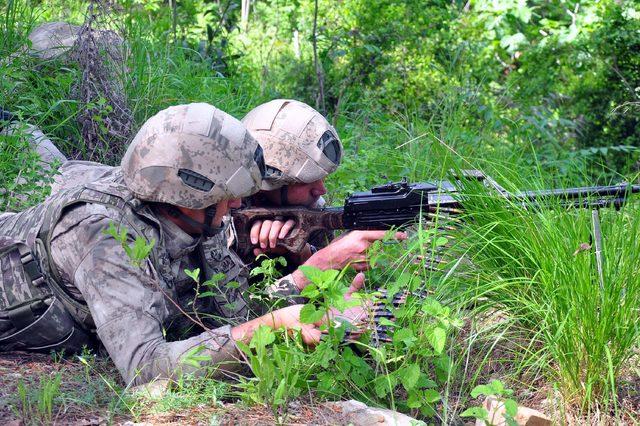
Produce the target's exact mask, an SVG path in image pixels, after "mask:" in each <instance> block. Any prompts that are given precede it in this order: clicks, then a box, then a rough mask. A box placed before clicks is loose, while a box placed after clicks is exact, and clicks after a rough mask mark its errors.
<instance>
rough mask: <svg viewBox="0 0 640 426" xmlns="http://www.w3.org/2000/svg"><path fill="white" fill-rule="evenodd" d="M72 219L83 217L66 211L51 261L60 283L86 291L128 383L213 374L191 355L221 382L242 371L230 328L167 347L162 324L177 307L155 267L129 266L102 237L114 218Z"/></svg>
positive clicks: (99, 329) (109, 240) (116, 247)
mask: <svg viewBox="0 0 640 426" xmlns="http://www.w3.org/2000/svg"><path fill="white" fill-rule="evenodd" d="M85 207H86V206H85ZM90 208H93V209H95V208H101V209H104V210H108V209H105V208H104V207H101V206H99V207H98V206H90ZM74 213H78V212H77V211H75V212H72V213H67V214H66V215H65V218H64V219H63V220H62V221H61V222H60V223H59V224H58V225H57V226H56V230H55V239H54V240H53V241H52V256H53V259H54V262H55V264H56V265H57V266H58V268H59V269H60V272H61V275H62V278H63V281H69V283H70V284H71V285H73V286H75V287H77V289H78V290H79V291H80V292H81V294H82V296H83V298H84V299H85V301H86V303H87V305H88V307H89V310H90V311H91V315H92V317H93V320H94V322H95V326H96V331H97V334H98V337H99V338H100V340H101V341H102V343H103V345H104V347H105V348H106V350H107V352H108V353H109V356H110V357H111V359H112V360H113V362H114V363H115V365H116V367H117V368H118V370H119V371H120V374H121V375H122V377H123V378H124V380H125V381H126V382H127V383H133V384H134V385H138V384H143V383H147V382H149V381H151V380H153V379H155V378H175V377H176V376H178V375H180V374H181V373H187V372H194V373H202V374H204V373H205V372H207V373H211V369H205V368H199V367H197V366H196V367H194V366H193V364H194V361H192V362H190V363H188V364H187V363H184V362H182V361H184V357H185V355H187V354H196V353H197V355H198V359H200V360H202V359H203V358H209V359H208V361H204V362H202V361H200V362H196V363H195V364H196V365H198V364H200V363H202V364H204V365H202V366H205V365H210V366H215V367H217V368H216V369H215V371H213V373H212V374H214V375H218V376H220V375H224V374H229V373H232V372H235V371H237V370H238V369H239V368H240V367H241V366H240V363H239V362H238V360H239V359H240V352H239V350H238V349H237V347H236V345H235V342H234V341H233V339H232V338H231V334H230V332H231V329H230V327H229V326H226V327H220V328H217V329H214V330H211V331H209V332H204V333H202V334H200V335H198V336H195V337H192V338H190V339H187V340H181V341H175V342H167V341H166V340H165V337H164V329H163V323H164V321H165V320H166V318H167V317H168V316H169V315H170V314H171V313H172V312H173V311H174V309H175V308H174V306H173V305H172V303H171V301H169V300H167V298H166V297H165V295H164V294H163V292H162V291H161V290H160V288H161V287H160V280H159V279H158V276H157V272H156V271H155V270H154V269H153V267H152V266H151V263H150V262H148V261H147V262H146V263H145V264H143V266H142V267H135V266H133V265H131V263H130V262H129V261H128V258H127V256H126V254H125V253H124V250H123V249H122V247H121V246H120V244H119V243H118V242H117V241H115V240H114V239H113V238H112V237H110V236H106V235H104V234H103V232H102V231H103V230H104V229H106V228H107V227H108V225H109V223H110V222H112V221H116V222H117V218H115V217H114V215H113V214H106V215H101V214H91V215H89V216H87V215H86V214H84V215H82V214H80V215H77V216H78V217H83V216H84V218H83V219H82V220H79V221H77V222H76V220H72V219H69V216H71V217H73V216H74ZM85 213H86V212H85ZM94 213H95V212H94ZM107 213H112V212H107ZM60 227H62V228H61V229H58V228H60ZM164 291H165V292H168V290H164ZM168 294H172V293H168ZM174 300H175V297H174ZM203 356H204V357H203ZM206 370H209V371H206Z"/></svg>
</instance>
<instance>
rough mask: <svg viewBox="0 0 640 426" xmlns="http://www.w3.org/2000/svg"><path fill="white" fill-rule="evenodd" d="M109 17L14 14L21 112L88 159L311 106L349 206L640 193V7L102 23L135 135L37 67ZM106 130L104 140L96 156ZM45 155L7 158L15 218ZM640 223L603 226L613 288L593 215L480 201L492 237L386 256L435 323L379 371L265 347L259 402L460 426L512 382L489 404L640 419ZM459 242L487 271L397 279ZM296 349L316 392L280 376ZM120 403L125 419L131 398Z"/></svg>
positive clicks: (104, 104)
mask: <svg viewBox="0 0 640 426" xmlns="http://www.w3.org/2000/svg"><path fill="white" fill-rule="evenodd" d="M99 3H101V2H94V4H99ZM102 3H105V2H102ZM105 4H106V3H105ZM87 5H88V2H81V1H77V0H42V1H27V0H3V4H2V5H1V7H2V16H1V18H2V20H1V22H0V31H1V34H2V38H1V39H0V62H1V63H2V67H0V99H1V103H0V105H2V106H3V107H5V108H7V109H8V110H10V111H12V112H14V113H16V114H17V115H18V117H19V118H20V119H22V120H24V121H26V122H29V123H31V124H35V125H37V126H38V127H40V128H41V129H42V130H43V131H44V133H45V134H46V135H48V136H49V137H50V138H51V139H52V140H53V141H54V142H55V143H56V144H57V145H58V146H59V147H61V149H62V150H63V151H64V152H65V154H67V155H68V156H69V157H73V158H77V159H84V160H93V161H101V162H107V163H111V164H116V163H118V161H119V158H120V155H121V154H122V152H123V151H124V149H126V145H127V143H128V141H129V140H130V138H131V136H132V135H133V134H134V133H135V129H136V128H137V126H139V125H140V124H141V123H142V122H143V121H144V120H145V119H146V118H148V117H149V116H151V115H152V114H154V113H155V112H157V111H159V110H160V109H162V108H165V107H167V106H170V105H174V104H178V103H186V102H193V101H205V102H209V103H212V104H214V105H216V106H217V107H219V108H221V109H223V110H225V111H227V112H229V113H231V114H233V115H235V116H236V117H238V118H241V117H242V116H243V115H244V114H245V113H246V112H247V111H249V110H250V109H251V108H253V107H254V106H256V105H258V104H260V103H261V102H264V101H267V100H270V99H273V98H292V99H299V100H302V101H305V102H307V103H309V104H310V105H312V106H314V107H315V108H317V109H318V110H319V111H321V112H322V113H323V114H325V115H326V116H327V117H328V118H329V120H330V121H331V122H332V123H333V124H334V125H335V126H336V128H337V129H338V132H339V134H340V137H341V138H342V141H343V143H344V145H345V158H344V161H343V164H342V165H341V166H340V168H339V170H338V171H337V172H336V173H334V174H333V175H332V176H331V177H330V178H329V179H328V181H327V183H328V186H329V195H330V196H329V199H330V201H331V202H333V203H334V204H339V203H340V200H341V199H342V198H343V197H344V196H345V195H346V194H348V193H349V192H351V191H354V190H364V189H367V188H369V187H371V186H372V185H375V184H379V183H381V182H383V181H387V180H389V179H391V180H397V179H400V178H401V177H407V178H408V179H410V180H411V181H419V180H426V179H442V178H446V177H447V171H448V170H449V169H450V168H452V167H454V168H455V167H462V168H477V169H482V170H483V171H485V172H486V173H487V174H489V175H491V176H493V177H494V178H496V179H497V180H498V181H499V182H500V183H501V184H503V185H504V186H506V187H507V188H509V189H513V190H515V189H525V188H526V189H528V188H540V187H551V186H553V187H559V186H564V187H567V186H578V185H593V184H609V183H615V182H620V181H628V182H635V181H636V180H637V173H638V170H639V167H640V165H639V164H640V163H639V161H640V126H639V125H638V121H639V119H638V116H639V114H638V112H639V110H640V55H638V52H640V7H639V6H638V4H637V3H635V2H631V1H624V0H617V1H612V0H601V1H594V0H588V1H555V0H554V1H541V0H540V1H539V0H492V1H489V0H469V1H467V2H461V1H456V0H453V1H414V0H407V1H403V2H397V1H385V0H377V1H365V0H341V1H325V0H322V1H321V0H315V1H310V0H293V1H285V0H273V1H266V0H254V1H251V0H182V1H176V0H168V1H160V0H127V1H119V2H117V4H115V5H114V6H115V7H114V8H112V9H110V11H109V13H108V14H107V15H108V19H106V20H105V21H103V22H97V24H103V25H104V26H106V27H107V28H110V29H112V30H114V31H116V32H117V33H118V34H120V35H121V36H122V37H123V38H124V40H125V41H126V49H125V50H126V55H125V59H124V60H125V64H126V67H125V69H126V72H124V73H120V74H119V75H118V77H117V80H118V84H117V87H120V88H121V89H122V93H123V99H121V100H123V101H124V102H125V104H126V106H127V114H128V115H127V117H128V119H129V120H130V123H131V125H130V126H129V127H126V126H125V128H124V130H123V131H122V132H120V133H118V134H114V132H113V131H112V130H113V129H112V127H111V125H112V123H113V120H112V118H113V114H114V113H116V112H117V111H114V108H113V106H112V105H111V103H110V102H111V101H112V99H111V98H110V96H109V94H106V93H102V94H100V93H98V96H95V97H94V98H91V99H86V98H85V99H83V98H82V97H81V96H79V94H78V93H79V90H80V91H81V89H79V88H78V87H79V86H78V82H81V81H82V80H83V78H85V77H86V76H83V69H82V67H81V66H78V65H77V64H75V63H73V62H69V61H67V60H64V59H55V58H54V59H51V60H47V61H44V62H43V61H42V60H41V59H37V58H34V57H33V56H32V55H29V54H24V53H20V52H24V51H23V50H22V49H24V46H28V44H29V42H28V39H27V35H28V34H29V32H30V31H31V30H32V29H33V28H34V27H35V26H37V25H38V24H40V23H42V22H49V21H66V22H70V23H72V24H77V25H82V24H83V23H84V22H86V21H85V18H86V10H87ZM96 7H97V6H96ZM83 93H84V92H83ZM87 114H88V117H89V118H90V121H91V122H92V123H93V125H94V126H95V127H94V129H97V130H95V132H94V133H93V136H94V138H93V139H92V140H91V141H88V140H86V136H87V132H86V127H85V126H86V121H83V120H84V119H85V118H86V117H87ZM96 123H97V124H96ZM25 143H26V142H25V141H24V139H22V140H21V139H20V138H14V139H8V138H5V139H4V140H3V145H2V147H1V149H0V172H1V173H0V182H1V184H2V186H3V187H4V188H6V189H8V191H7V190H6V191H4V193H3V195H2V198H0V209H2V210H11V209H18V208H22V207H24V201H23V200H22V201H21V199H20V194H21V193H33V189H34V188H35V183H34V182H35V181H36V179H35V178H36V177H38V176H39V175H41V173H42V170H41V169H40V166H39V165H38V163H37V161H36V160H35V158H34V157H33V154H32V153H29V151H28V150H26V149H24V148H25V147H26V145H25ZM16 177H22V178H24V179H22V180H20V179H19V180H16ZM471 191H473V189H471ZM44 195H46V194H44V193H43V194H42V196H44ZM35 201H37V200H36V199H35V198H33V197H32V198H30V199H29V200H28V202H27V204H28V203H33V202H35ZM485 201H486V200H485ZM488 207H490V208H491V209H490V210H491V211H490V212H489V213H487V209H488ZM634 208H635V207H634V206H633V205H631V206H629V207H627V208H625V209H623V210H622V211H621V212H619V213H616V212H608V211H605V212H603V213H602V222H603V229H604V238H605V241H604V246H605V251H606V252H608V258H607V260H608V262H607V264H606V265H605V268H604V272H603V271H601V270H597V269H596V263H597V262H596V259H595V257H594V256H592V252H591V251H590V250H589V249H584V250H583V251H586V254H585V255H584V256H582V253H581V252H580V250H579V248H580V247H584V246H582V244H583V243H584V244H586V243H585V242H589V241H590V237H589V235H590V232H591V231H590V230H591V228H592V225H593V223H592V219H591V215H590V213H589V212H575V211H574V212H567V211H552V212H538V211H536V212H532V211H519V212H518V213H517V214H514V211H513V210H514V208H513V206H509V205H505V204H504V203H497V204H496V203H495V202H493V201H486V202H481V203H471V205H470V206H469V208H468V213H467V214H468V215H469V217H471V218H474V220H469V221H467V222H468V224H466V225H464V232H462V235H460V236H458V237H451V236H440V235H439V234H437V232H436V231H435V230H433V229H427V228H425V229H420V230H419V232H417V237H416V238H412V240H411V242H410V243H409V245H408V246H407V247H405V248H404V251H403V252H402V253H401V254H398V253H393V250H391V253H387V251H381V253H380V265H382V266H387V268H379V269H381V270H384V271H382V272H377V273H372V276H371V277H370V280H371V281H372V285H376V284H377V285H382V284H384V285H385V286H387V287H389V286H393V285H395V286H396V287H397V288H400V287H403V288H404V287H408V288H410V289H411V290H415V289H416V288H417V287H420V289H421V290H425V289H428V290H429V293H430V296H429V298H428V299H427V301H426V302H424V301H416V302H415V303H416V307H415V310H416V312H419V315H418V314H416V312H413V311H412V312H411V315H409V313H405V314H403V313H402V312H397V315H396V317H397V322H396V323H394V324H393V325H392V327H395V329H396V333H395V335H396V336H400V337H397V338H395V337H394V342H393V344H391V345H389V347H385V348H384V350H381V349H376V348H373V347H369V346H367V347H366V348H365V350H364V352H365V353H366V355H363V356H356V355H354V353H353V351H351V349H349V348H346V349H345V348H343V347H339V346H337V345H334V346H330V345H329V344H327V345H329V346H327V348H326V350H325V351H324V352H323V351H322V350H320V351H316V352H315V353H314V354H310V353H308V352H306V351H304V350H303V349H301V348H299V347H297V346H295V345H294V344H292V343H287V342H288V341H287V339H286V337H283V336H277V337H278V338H277V339H275V338H274V339H271V337H265V340H264V341H262V343H260V342H257V343H256V344H255V346H256V347H254V348H253V354H254V355H255V356H256V361H255V362H256V363H257V364H256V365H260V366H262V367H260V368H262V370H261V369H260V368H257V372H256V369H255V368H254V373H256V378H255V379H254V380H252V381H249V382H247V383H245V384H244V387H243V388H242V390H241V394H242V395H244V399H245V400H249V401H253V402H259V403H263V404H266V405H268V406H270V407H273V409H274V413H275V415H276V417H277V416H282V415H286V412H287V406H288V405H287V404H288V403H289V401H290V400H291V399H293V398H295V397H298V396H300V395H304V394H308V393H309V392H311V393H313V394H314V395H320V396H321V397H327V398H344V397H350V398H356V399H360V400H362V401H364V402H367V403H369V404H373V405H381V406H387V407H391V408H395V409H399V410H401V411H405V412H408V413H411V414H413V415H415V416H418V417H421V418H424V419H427V420H428V419H437V420H439V421H441V422H443V423H450V422H453V421H454V420H455V419H459V418H460V417H459V416H460V414H461V413H462V412H463V411H464V410H465V409H466V408H468V407H470V406H473V405H477V401H475V400H474V398H475V396H477V394H478V393H480V392H483V391H485V392H490V393H498V394H501V396H504V397H507V396H510V392H509V391H508V390H505V389H504V388H502V387H501V386H502V385H500V386H498V385H496V384H495V383H494V385H495V386H498V388H495V387H494V388H491V389H480V390H478V389H477V388H476V389H474V388H475V387H476V385H481V384H485V383H489V382H490V381H491V380H492V379H499V380H501V381H502V382H504V383H506V384H507V385H508V387H510V388H512V389H514V391H515V393H514V394H513V395H511V397H512V398H515V399H516V400H519V401H523V402H531V401H534V402H535V403H534V402H532V403H534V405H536V406H537V407H543V408H544V409H545V410H546V411H547V412H549V411H552V412H553V415H554V416H555V417H554V418H555V419H556V420H557V419H571V420H572V421H575V422H581V421H592V422H598V421H602V422H605V423H606V422H607V421H609V420H611V419H616V420H617V421H623V422H625V421H630V420H629V419H635V421H638V417H637V414H638V411H639V408H638V405H637V404H638V399H639V397H638V390H637V389H638V383H639V380H640V368H639V367H638V365H639V363H638V341H639V340H638V336H640V320H639V319H638V317H639V315H638V308H637V307H638V306H640V277H639V276H638V274H639V272H638V271H640V256H639V255H638V254H637V253H635V247H634V240H635V235H637V233H633V231H634V230H636V231H637V230H638V229H639V227H640V219H639V218H637V217H638V215H636V214H633V212H634V210H633V209H634ZM443 238H444V240H443ZM444 241H448V242H452V241H455V244H453V246H454V247H453V248H451V249H449V248H447V250H451V253H457V254H460V251H462V252H463V253H464V254H465V255H466V256H468V257H469V258H471V260H472V262H471V263H472V264H473V265H474V267H473V268H471V271H468V270H467V271H465V272H464V273H463V274H442V275H437V274H430V273H427V272H426V270H425V268H424V264H423V265H413V263H414V262H405V265H404V266H402V267H401V266H399V265H398V263H397V262H394V261H393V258H394V256H395V258H396V259H397V257H398V256H400V258H401V259H404V260H407V259H409V258H411V256H412V255H418V256H422V257H423V258H424V257H425V256H426V257H428V256H429V255H428V254H425V246H428V245H431V246H432V248H434V247H436V246H438V247H439V246H440V245H443V246H445V244H444ZM587 245H588V244H587ZM456 250H457V251H456ZM429 252H431V251H429ZM581 256H582V257H581ZM451 258H456V259H458V258H459V257H456V256H451ZM385 262H386V263H385ZM418 263H419V262H418ZM454 264H455V265H456V267H457V265H458V263H454ZM408 265H413V266H408ZM447 270H450V268H449V269H447ZM412 277H419V278H420V280H419V281H420V282H417V281H416V280H415V279H414V278H412ZM316 278H317V280H318V282H317V283H316V284H317V286H318V287H320V288H322V286H323V285H324V286H329V285H330V284H327V282H329V281H331V279H330V278H331V277H316ZM333 278H335V277H333ZM414 281H415V282H414ZM324 302H327V301H326V300H325V301H324ZM327 303H328V302H327ZM398 330H402V331H401V332H399V333H398ZM283 339H284V342H283ZM261 345H262V346H261ZM292 345H293V346H292ZM425 348H426V349H425ZM261 350H262V352H261ZM278 351H280V352H282V354H281V355H282V357H284V358H286V359H287V360H288V361H287V362H289V363H290V364H287V365H295V366H296V367H295V368H294V369H293V370H292V371H293V372H294V373H295V374H294V373H292V374H291V375H288V376H279V375H278V374H280V373H276V372H274V371H271V370H273V369H274V368H275V369H276V370H277V369H278V368H277V367H278V365H275V364H274V365H272V366H271V367H270V366H269V365H268V364H269V362H272V363H274V362H276V364H277V361H273V358H274V357H273V353H274V352H278ZM318 353H320V355H318ZM260 354H262V355H260ZM287 357H290V358H287ZM314 357H316V358H314ZM318 357H319V358H318ZM322 357H324V358H322ZM276 358H277V357H276ZM269 360H271V361H269ZM339 360H341V361H339ZM345 360H346V361H345ZM270 368H271V370H270ZM274 375H275V376H274ZM114 386H117V384H114ZM194 386H195V385H194ZM198 386H201V385H198ZM36 387H37V386H36ZM196 387H197V386H196ZM198 389H201V388H198ZM205 389H208V388H206V387H205ZM634 389H635V390H634ZM472 390H475V391H476V392H473V394H474V395H475V396H474V397H473V398H472V397H471V394H472ZM634 392H635V393H634ZM36 393H37V392H36ZM195 393H196V394H198V393H199V392H195ZM200 393H202V392H200ZM118 395H119V394H118ZM216 395H217V396H216V397H219V394H216ZM274 395H275V396H274ZM59 397H60V398H63V395H60V396H59ZM61 400H62V399H61ZM61 400H60V401H61ZM115 400H117V401H119V402H118V403H117V404H116V405H118V406H119V407H120V408H119V409H120V410H122V405H123V403H122V398H120V397H119V398H117V399H115ZM542 400H544V401H546V402H545V403H544V404H547V405H544V404H543V403H542V402H540V401H542ZM25 401H26V399H25V400H24V401H23V405H24V404H25V403H26V402H25ZM60 401H58V402H60ZM198 401H200V400H198ZM125 406H126V407H129V406H128V405H126V404H125ZM134 406H135V404H134ZM136 407H137V406H136ZM129 411H131V410H129ZM134 411H135V409H134ZM474 413H475V414H477V415H478V416H480V417H482V414H483V413H481V412H473V413H471V414H474ZM467 414H469V413H467ZM43 415H46V414H43ZM560 423H562V421H560Z"/></svg>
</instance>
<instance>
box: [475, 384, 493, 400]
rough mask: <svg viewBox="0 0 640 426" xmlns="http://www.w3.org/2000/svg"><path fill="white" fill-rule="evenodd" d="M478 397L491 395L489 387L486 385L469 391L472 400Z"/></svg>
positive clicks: (491, 390) (491, 391)
mask: <svg viewBox="0 0 640 426" xmlns="http://www.w3.org/2000/svg"><path fill="white" fill-rule="evenodd" d="M480 395H485V396H488V395H493V389H491V387H490V386H487V385H478V386H476V387H475V388H473V389H472V390H471V397H472V398H477V397H479V396H480Z"/></svg>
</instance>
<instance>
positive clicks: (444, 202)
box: [232, 170, 640, 253]
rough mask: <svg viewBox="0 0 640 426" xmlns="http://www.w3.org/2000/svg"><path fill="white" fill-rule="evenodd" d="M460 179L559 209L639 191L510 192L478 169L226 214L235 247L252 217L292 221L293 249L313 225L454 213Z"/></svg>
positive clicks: (596, 204) (359, 224)
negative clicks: (315, 202) (327, 200)
mask: <svg viewBox="0 0 640 426" xmlns="http://www.w3.org/2000/svg"><path fill="white" fill-rule="evenodd" d="M461 179H470V180H475V181H478V182H481V183H482V184H483V185H485V186H486V187H488V188H491V189H493V190H495V191H497V192H498V194H499V196H500V197H503V198H505V199H507V200H509V201H512V202H515V203H519V204H522V205H523V206H525V207H527V206H535V205H543V204H545V203H547V202H555V203H556V205H558V204H559V205H560V206H563V207H567V208H570V207H576V208H593V209H597V208H601V207H615V208H616V209H618V208H620V206H622V205H623V204H624V203H625V201H626V198H627V196H628V195H629V194H631V193H637V192H640V185H631V184H626V183H623V184H619V185H611V186H589V187H580V188H568V189H548V190H540V191H524V192H518V193H510V192H508V191H507V190H505V189H504V188H502V187H501V186H500V185H499V184H498V183H497V182H495V181H494V180H493V179H491V178H490V177H488V176H485V175H484V174H483V173H482V172H481V171H479V170H464V171H463V172H462V177H461V178H458V179H457V180H456V181H455V184H454V183H453V182H450V181H438V182H420V183H409V182H407V180H406V179H404V180H402V181H400V182H395V183H387V184H384V185H380V186H376V187H374V188H372V189H371V190H370V191H365V192H356V193H354V194H352V195H350V196H349V197H347V198H346V200H345V201H344V206H343V207H327V208H321V209H311V208H306V207H299V206H298V207H296V206H292V207H274V208H271V207H270V208H262V207H258V208H246V209H238V210H234V211H233V212H232V216H233V220H234V225H235V227H236V231H237V234H238V245H239V247H251V246H252V244H251V241H250V237H249V232H250V230H251V226H252V224H253V223H254V222H255V221H257V220H273V219H274V218H275V219H279V220H286V219H293V220H295V221H296V226H295V228H294V229H293V230H291V231H290V232H289V235H288V236H287V237H286V238H284V239H283V240H279V241H278V245H280V246H283V247H285V248H286V249H288V250H289V251H291V252H292V253H299V252H300V251H301V250H302V249H303V248H304V246H305V243H306V242H307V240H308V239H309V235H310V234H311V233H312V232H314V231H317V230H319V229H326V230H338V229H348V230H354V229H379V230H384V229H392V228H400V229H402V228H403V227H405V226H407V225H410V224H413V223H415V222H417V221H418V220H419V219H420V218H421V217H426V218H429V217H433V216H434V215H443V214H444V215H457V214H460V213H462V205H461V203H460V197H461V193H460V191H459V190H458V188H461V187H462V186H463V185H464V183H463V182H462V180H461Z"/></svg>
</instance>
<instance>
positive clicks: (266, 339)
mask: <svg viewBox="0 0 640 426" xmlns="http://www.w3.org/2000/svg"><path fill="white" fill-rule="evenodd" d="M275 340H276V336H275V334H274V333H273V330H272V329H271V327H267V326H266V325H261V326H260V327H258V329H257V330H256V331H255V332H254V333H253V337H252V338H251V343H250V344H249V346H250V347H252V348H260V347H265V346H267V345H270V344H272V343H273V342H274V341H275Z"/></svg>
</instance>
